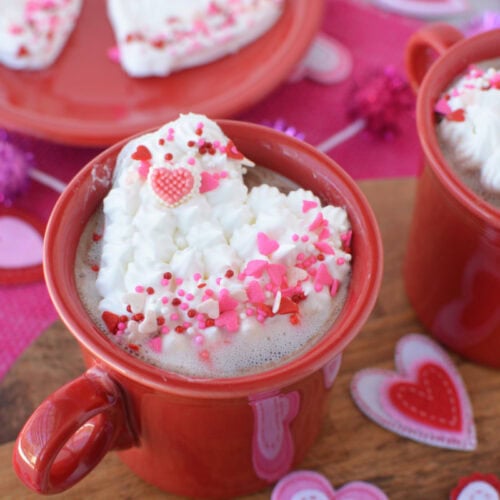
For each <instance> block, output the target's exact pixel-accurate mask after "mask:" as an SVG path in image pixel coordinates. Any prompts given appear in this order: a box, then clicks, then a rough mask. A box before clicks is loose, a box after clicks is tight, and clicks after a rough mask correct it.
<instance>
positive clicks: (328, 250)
mask: <svg viewBox="0 0 500 500" xmlns="http://www.w3.org/2000/svg"><path fill="white" fill-rule="evenodd" d="M314 246H315V247H316V248H317V249H318V250H319V251H320V252H321V253H324V254H326V255H335V250H334V249H333V248H332V247H331V246H330V245H329V244H328V243H327V242H326V241H317V242H316V243H315V244H314Z"/></svg>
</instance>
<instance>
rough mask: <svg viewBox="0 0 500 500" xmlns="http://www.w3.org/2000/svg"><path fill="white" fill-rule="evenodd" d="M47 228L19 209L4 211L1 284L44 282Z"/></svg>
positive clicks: (0, 217)
mask: <svg viewBox="0 0 500 500" xmlns="http://www.w3.org/2000/svg"><path fill="white" fill-rule="evenodd" d="M43 232H44V224H43V223H42V222H41V221H39V220H38V219H35V218H34V217H33V216H32V215H30V214H28V213H25V212H23V211H21V210H19V209H15V208H2V209H0V284H2V285H11V284H21V283H29V282H33V281H39V280H41V279H43V268H42V246H43Z"/></svg>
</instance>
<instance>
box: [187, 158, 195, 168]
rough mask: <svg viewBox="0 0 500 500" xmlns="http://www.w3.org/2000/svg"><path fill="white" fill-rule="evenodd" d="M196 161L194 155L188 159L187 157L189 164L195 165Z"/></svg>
mask: <svg viewBox="0 0 500 500" xmlns="http://www.w3.org/2000/svg"><path fill="white" fill-rule="evenodd" d="M195 163H196V160H195V159H194V158H192V157H191V158H188V159H187V164H188V165H191V166H192V165H194V164H195Z"/></svg>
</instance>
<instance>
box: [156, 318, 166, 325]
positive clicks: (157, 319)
mask: <svg viewBox="0 0 500 500" xmlns="http://www.w3.org/2000/svg"><path fill="white" fill-rule="evenodd" d="M156 324H157V325H158V326H162V325H164V324H165V318H164V317H163V316H158V317H157V318H156Z"/></svg>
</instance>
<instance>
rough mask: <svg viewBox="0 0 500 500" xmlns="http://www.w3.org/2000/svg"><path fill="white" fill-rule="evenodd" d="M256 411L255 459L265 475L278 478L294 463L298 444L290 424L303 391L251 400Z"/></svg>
mask: <svg viewBox="0 0 500 500" xmlns="http://www.w3.org/2000/svg"><path fill="white" fill-rule="evenodd" d="M250 405H251V407H252V411H253V415H254V429H253V438H252V462H253V466H254V470H255V473H256V474H257V476H259V477H260V478H261V479H265V480H267V481H276V480H277V479H279V478H280V477H282V476H283V475H284V474H286V473H287V472H288V471H289V470H290V467H291V466H292V462H293V457H294V451H295V444H294V441H293V437H292V433H291V430H290V424H291V422H292V420H293V419H294V418H295V417H296V416H297V414H298V412H299V407H300V395H299V393H298V392H297V391H293V392H289V393H288V394H276V393H271V394H266V395H260V396H259V397H258V398H257V399H252V400H251V401H250Z"/></svg>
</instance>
